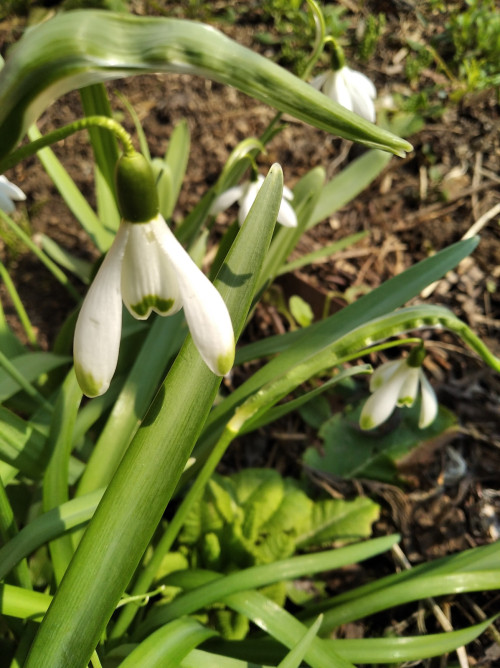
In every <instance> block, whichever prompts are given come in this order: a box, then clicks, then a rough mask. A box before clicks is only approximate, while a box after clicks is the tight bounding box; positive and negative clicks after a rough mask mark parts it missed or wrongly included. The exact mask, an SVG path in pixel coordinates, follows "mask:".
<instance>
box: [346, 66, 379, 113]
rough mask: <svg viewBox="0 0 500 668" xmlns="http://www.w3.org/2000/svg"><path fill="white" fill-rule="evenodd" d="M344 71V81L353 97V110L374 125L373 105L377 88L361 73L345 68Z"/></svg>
mask: <svg viewBox="0 0 500 668" xmlns="http://www.w3.org/2000/svg"><path fill="white" fill-rule="evenodd" d="M344 70H346V71H345V75H344V80H345V83H346V85H347V88H348V89H349V93H350V96H351V104H352V110H353V111H354V112H355V113H356V114H359V116H362V117H363V118H366V120H367V121H371V122H372V123H373V122H374V121H375V118H376V115H375V105H374V103H373V100H374V99H375V98H376V96H377V91H376V89H375V86H374V85H373V83H372V82H371V81H370V79H369V78H368V77H367V76H365V75H364V74H362V73H361V72H356V70H351V69H350V68H348V67H345V68H344Z"/></svg>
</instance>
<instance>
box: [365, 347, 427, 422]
mask: <svg viewBox="0 0 500 668" xmlns="http://www.w3.org/2000/svg"><path fill="white" fill-rule="evenodd" d="M420 350H422V352H423V353H424V355H425V352H424V351H423V349H418V348H417V349H415V352H417V353H418V352H419V351H420ZM413 361H414V360H413V359H412V355H411V354H410V356H409V357H408V358H407V359H403V360H396V361H393V362H387V363H386V364H382V365H381V366H380V367H379V368H378V369H377V370H376V371H375V372H374V374H373V375H372V377H371V380H370V392H372V393H373V394H372V395H371V397H369V399H368V400H367V401H366V403H365V405H364V406H363V410H362V411H361V417H360V426H361V429H374V428H375V427H378V426H379V425H380V424H382V422H385V420H387V418H388V417H389V416H390V415H391V413H392V411H393V410H394V408H395V407H396V406H412V405H413V403H414V401H415V399H416V398H417V394H418V390H419V386H420V395H421V402H422V403H421V408H420V418H419V421H418V426H419V428H420V429H425V428H426V427H428V426H429V425H430V424H431V423H432V422H434V420H435V419H436V416H437V411H438V403H437V399H436V394H435V393H434V390H433V389H432V386H431V384H430V383H429V381H428V380H427V378H426V377H425V374H424V372H423V369H422V367H421V362H422V357H421V355H420V361H419V363H418V365H417V366H413V365H412V362H413Z"/></svg>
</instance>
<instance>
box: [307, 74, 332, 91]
mask: <svg viewBox="0 0 500 668" xmlns="http://www.w3.org/2000/svg"><path fill="white" fill-rule="evenodd" d="M329 74H330V72H328V71H327V72H323V73H322V74H318V76H317V77H314V79H311V81H310V82H309V83H310V84H311V86H312V87H313V88H316V90H321V89H322V88H323V86H324V84H325V81H326V80H327V78H328V75H329Z"/></svg>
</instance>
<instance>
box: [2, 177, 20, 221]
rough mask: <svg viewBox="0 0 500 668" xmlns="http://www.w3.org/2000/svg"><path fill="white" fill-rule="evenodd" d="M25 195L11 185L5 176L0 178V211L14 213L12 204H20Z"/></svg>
mask: <svg viewBox="0 0 500 668" xmlns="http://www.w3.org/2000/svg"><path fill="white" fill-rule="evenodd" d="M25 199H26V195H25V194H24V193H23V191H22V190H21V188H18V187H17V186H15V185H14V184H13V183H11V182H10V181H9V180H8V179H7V178H6V177H5V176H0V209H2V211H5V213H12V212H13V211H14V208H15V207H14V202H22V201H24V200H25Z"/></svg>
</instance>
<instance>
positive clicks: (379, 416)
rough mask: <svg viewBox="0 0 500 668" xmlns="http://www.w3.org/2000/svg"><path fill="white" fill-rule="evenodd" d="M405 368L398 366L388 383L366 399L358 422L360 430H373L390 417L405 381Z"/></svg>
mask: <svg viewBox="0 0 500 668" xmlns="http://www.w3.org/2000/svg"><path fill="white" fill-rule="evenodd" d="M403 361H404V360H403ZM405 367H406V365H405V366H403V365H400V366H399V368H398V369H397V370H396V371H395V373H393V374H392V376H391V377H390V379H389V381H388V382H387V383H385V384H384V385H382V387H380V388H379V389H378V390H376V391H375V392H374V393H373V394H372V395H371V396H370V397H368V399H367V400H366V403H365V405H364V406H363V410H362V411H361V416H360V420H359V422H360V426H361V429H374V428H375V427H378V426H379V425H380V424H382V422H385V420H387V418H388V417H389V416H390V415H391V413H392V411H393V410H394V408H395V407H396V403H397V400H398V396H399V392H400V390H401V387H402V385H403V384H404V382H405V380H406V376H407V368H405Z"/></svg>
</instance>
